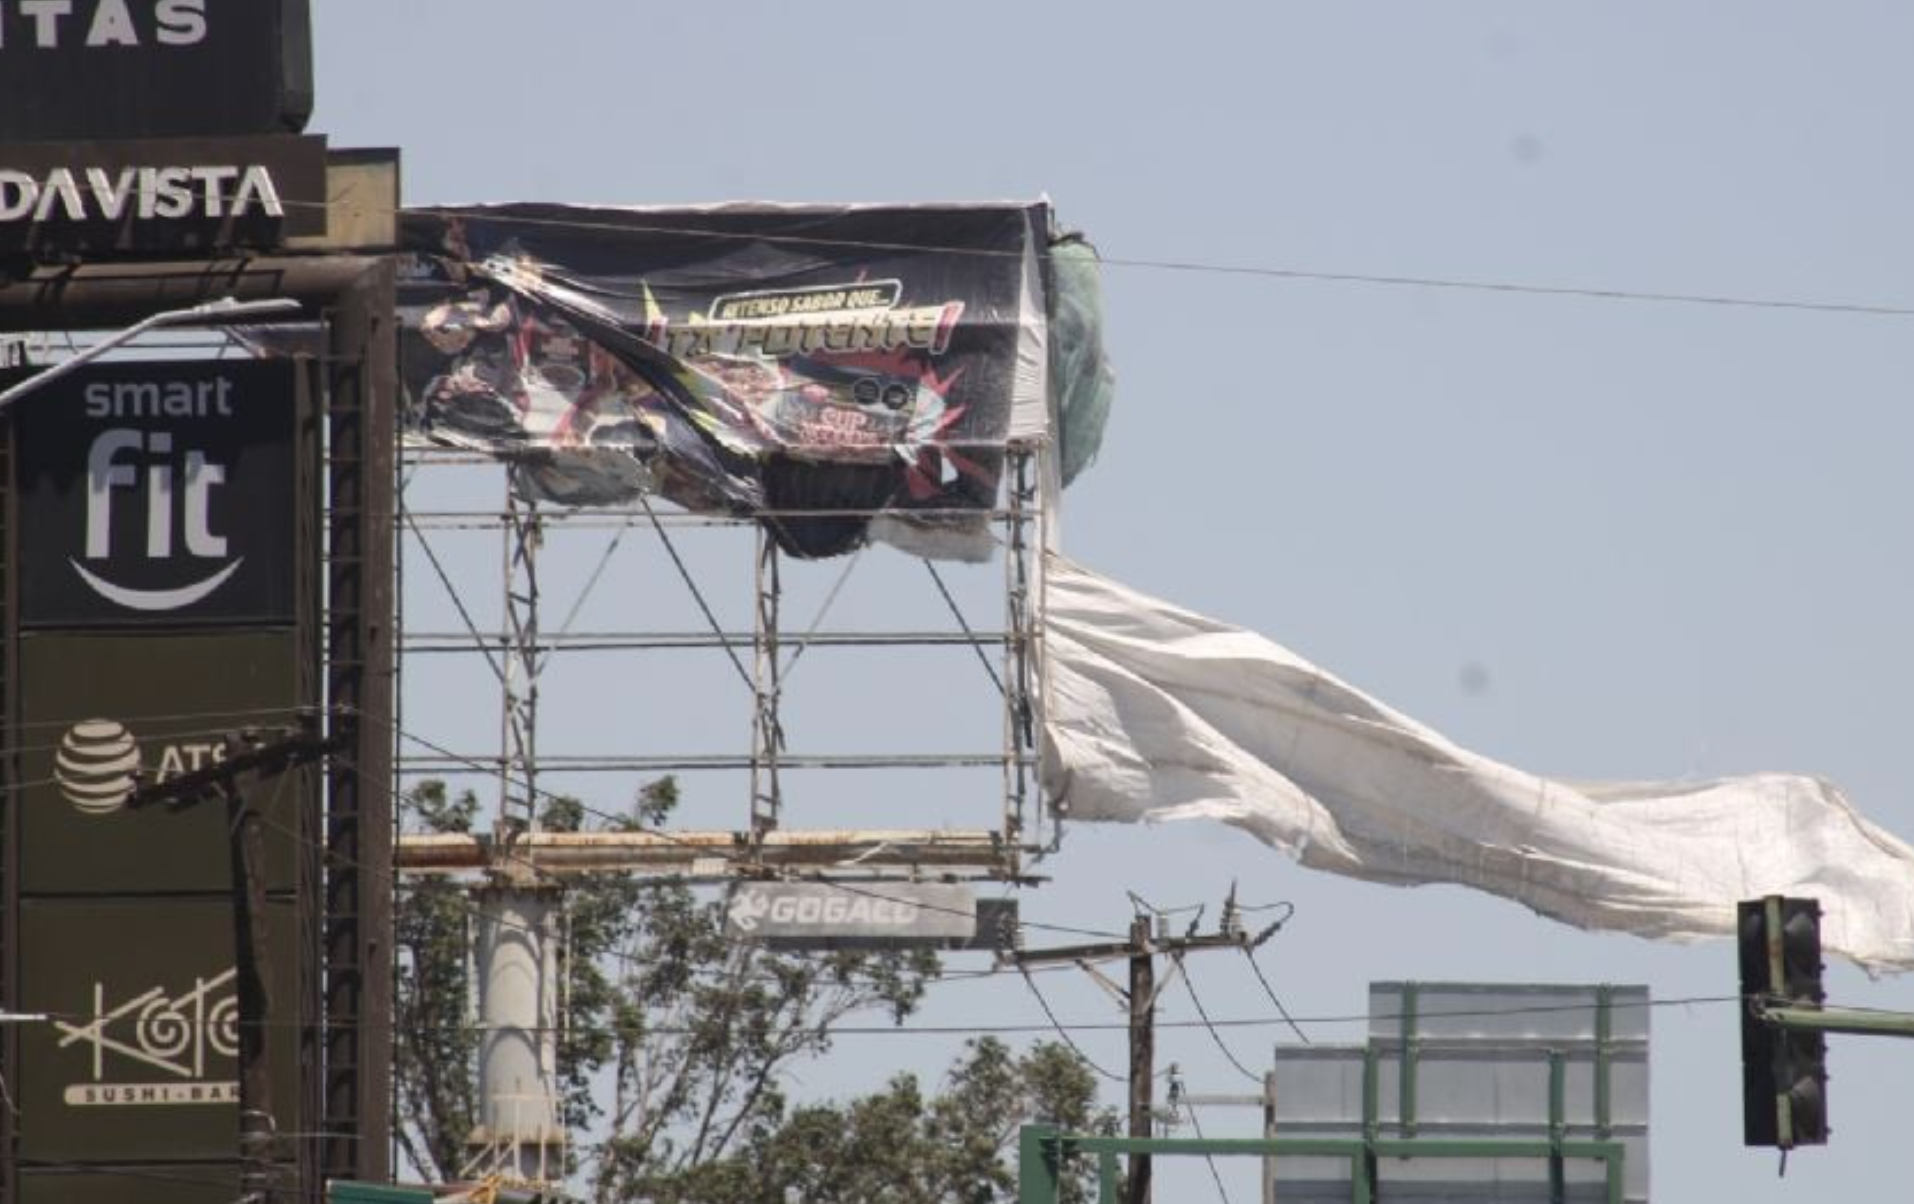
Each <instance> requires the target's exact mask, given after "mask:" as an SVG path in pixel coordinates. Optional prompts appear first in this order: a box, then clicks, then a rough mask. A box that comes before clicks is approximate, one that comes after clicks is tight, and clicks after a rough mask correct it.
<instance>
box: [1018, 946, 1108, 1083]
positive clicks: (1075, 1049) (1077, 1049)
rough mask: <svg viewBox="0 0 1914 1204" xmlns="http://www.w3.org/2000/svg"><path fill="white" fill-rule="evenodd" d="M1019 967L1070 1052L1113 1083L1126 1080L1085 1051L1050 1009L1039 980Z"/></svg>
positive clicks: (1026, 984) (1025, 983)
mask: <svg viewBox="0 0 1914 1204" xmlns="http://www.w3.org/2000/svg"><path fill="white" fill-rule="evenodd" d="M1018 969H1020V970H1023V972H1024V973H1023V982H1024V985H1025V986H1027V987H1029V988H1030V993H1031V994H1032V995H1034V996H1036V999H1037V1006H1038V1007H1040V1008H1042V1009H1043V1014H1044V1015H1045V1016H1046V1017H1048V1018H1049V1020H1050V1027H1051V1028H1052V1029H1054V1030H1055V1031H1056V1034H1057V1036H1059V1037H1061V1038H1063V1043H1064V1044H1065V1045H1067V1046H1069V1047H1070V1052H1071V1053H1074V1054H1076V1055H1077V1058H1078V1059H1079V1060H1080V1061H1082V1063H1083V1064H1084V1065H1085V1066H1088V1067H1089V1068H1090V1069H1092V1070H1094V1071H1096V1072H1097V1073H1098V1074H1100V1075H1102V1076H1103V1077H1104V1078H1106V1079H1109V1080H1110V1081H1111V1082H1113V1083H1121V1082H1124V1081H1125V1080H1124V1079H1123V1078H1121V1077H1120V1076H1118V1075H1114V1074H1111V1073H1110V1072H1109V1071H1107V1070H1105V1069H1104V1068H1103V1067H1102V1065H1101V1064H1099V1063H1098V1062H1097V1061H1096V1060H1095V1059H1093V1058H1091V1056H1090V1055H1089V1054H1087V1053H1084V1052H1083V1047H1082V1046H1080V1045H1078V1044H1077V1043H1076V1041H1075V1040H1074V1039H1073V1038H1072V1037H1071V1036H1070V1033H1069V1030H1067V1029H1065V1028H1064V1027H1063V1025H1062V1024H1060V1023H1058V1021H1057V1014H1056V1013H1055V1012H1053V1011H1051V1010H1050V1001H1049V1000H1048V999H1045V998H1044V997H1043V992H1042V991H1039V990H1038V989H1037V981H1036V980H1035V979H1034V978H1032V977H1030V971H1029V970H1028V969H1027V968H1025V967H1022V966H1019V967H1018ZM1125 1027H1128V1026H1125Z"/></svg>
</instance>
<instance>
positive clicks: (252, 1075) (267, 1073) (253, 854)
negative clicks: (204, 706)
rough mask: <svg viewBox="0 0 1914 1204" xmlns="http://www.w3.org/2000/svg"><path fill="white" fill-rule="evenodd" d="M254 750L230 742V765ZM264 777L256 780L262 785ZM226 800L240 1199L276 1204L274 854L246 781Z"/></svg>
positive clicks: (235, 784)
mask: <svg viewBox="0 0 1914 1204" xmlns="http://www.w3.org/2000/svg"><path fill="white" fill-rule="evenodd" d="M245 751H246V744H245V741H243V740H242V739H241V738H240V737H238V736H236V735H228V736H227V737H226V759H227V762H228V763H231V762H233V761H235V760H237V759H238V758H239V757H240V756H241V755H242V754H243V753H244V752H245ZM257 773H258V771H257V770H253V771H252V772H251V773H249V774H248V777H249V778H254V779H255V780H256V775H257ZM219 793H221V794H223V795H225V796H226V820H227V834H228V839H229V840H230V841H231V843H232V855H233V858H232V865H233V951H234V962H233V970H234V975H233V977H234V979H235V980H236V984H237V995H238V1003H239V1163H240V1169H239V1194H240V1198H241V1199H243V1200H246V1201H248V1202H249V1204H256V1202H263V1201H268V1200H271V1199H272V1195H273V1156H272V1155H273V1140H274V1137H275V1136H276V1134H275V1132H274V1130H275V1129H276V1128H277V1125H276V1123H275V1122H274V1120H273V1115H272V1071H271V1064H270V1063H269V1062H267V1060H266V1017H267V1016H269V1015H271V1014H272V996H271V994H270V992H269V990H268V988H267V985H266V984H267V983H268V982H270V981H271V980H272V963H271V960H270V954H269V953H268V950H269V948H270V943H269V942H268V941H267V940H266V875H265V871H264V869H263V868H262V863H263V861H264V859H265V855H266V847H265V840H264V837H263V836H262V834H261V831H260V816H259V808H257V807H255V806H250V805H248V803H247V801H246V799H247V795H248V793H249V792H248V791H247V790H244V789H241V787H240V784H239V774H238V773H237V772H231V773H227V774H225V775H224V776H223V778H222V779H221V781H220V783H219Z"/></svg>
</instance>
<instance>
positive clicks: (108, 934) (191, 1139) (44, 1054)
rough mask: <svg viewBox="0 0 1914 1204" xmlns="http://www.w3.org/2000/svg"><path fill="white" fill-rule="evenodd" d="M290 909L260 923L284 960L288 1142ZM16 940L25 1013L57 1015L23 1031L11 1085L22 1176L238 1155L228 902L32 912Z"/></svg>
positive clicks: (53, 906)
mask: <svg viewBox="0 0 1914 1204" xmlns="http://www.w3.org/2000/svg"><path fill="white" fill-rule="evenodd" d="M296 911H297V909H296V908H295V907H294V906H293V904H292V903H290V902H285V903H280V904H275V905H272V906H270V907H269V908H268V916H267V920H266V923H267V930H268V933H269V936H270V939H271V943H272V947H273V948H274V949H275V950H284V951H285V952H286V956H284V957H275V958H274V960H273V962H272V966H271V969H272V981H271V982H270V984H269V986H268V990H269V991H270V993H271V996H272V1001H273V1010H272V1012H271V1014H270V1015H269V1017H268V1021H269V1024H270V1027H269V1029H268V1030H267V1060H268V1063H269V1064H270V1067H271V1077H272V1087H273V1118H274V1121H275V1122H276V1124H277V1128H278V1130H279V1131H280V1132H282V1133H296V1132H300V1131H301V1125H300V1116H299V1113H298V1107H297V1104H296V1103H295V1101H296V1100H297V1099H298V1098H299V1094H300V1092H299V1076H298V1057H297V1053H298V1046H299V1025H298V1023H296V1018H297V1017H298V1016H299V1014H300V1012H301V1010H302V1009H301V1008H300V1007H299V1006H298V1005H299V1003H300V999H299V995H298V981H299V964H298V958H297V957H296V956H295V955H294V951H296V950H298V949H299V948H301V945H302V943H301V941H300V940H299V939H298V926H297V920H296ZM20 945H21V950H20V962H19V964H20V984H19V997H20V998H19V1005H20V1006H21V1007H22V1008H23V1009H25V1010H28V1011H33V1012H45V1013H47V1014H48V1015H50V1016H51V1017H52V1019H51V1020H49V1021H48V1022H47V1023H44V1024H29V1025H24V1026H22V1027H21V1030H20V1033H19V1049H20V1060H19V1063H18V1075H17V1077H15V1079H14V1081H13V1082H11V1084H10V1086H11V1088H12V1092H13V1097H14V1101H15V1103H16V1105H17V1106H18V1108H19V1113H18V1119H17V1120H16V1122H15V1124H16V1131H17V1133H18V1134H19V1157H20V1160H21V1165H22V1168H23V1169H25V1168H27V1167H30V1166H31V1165H33V1164H35V1163H41V1164H46V1163H71V1162H88V1163H99V1162H119V1161H150V1162H171V1161H177V1160H199V1159H219V1158H226V1157H232V1156H233V1154H234V1152H235V1146H236V1135H237V1132H238V1126H239V1109H238V1097H239V1086H238V1079H239V1069H238V1056H237V1055H238V1021H239V1001H238V996H237V994H236V991H235V975H234V964H235V963H234V956H233V914H232V907H231V905H230V904H228V903H222V902H215V901H199V900H182V899H140V900H128V899H118V900H73V901H66V900H63V901H59V902H28V903H24V904H22V905H21V908H20ZM124 1198H127V1199H136V1198H139V1197H138V1196H137V1195H129V1196H127V1197H124Z"/></svg>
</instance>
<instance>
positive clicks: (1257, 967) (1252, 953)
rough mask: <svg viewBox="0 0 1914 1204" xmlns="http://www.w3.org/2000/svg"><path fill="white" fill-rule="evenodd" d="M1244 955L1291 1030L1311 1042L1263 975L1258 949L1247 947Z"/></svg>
mask: <svg viewBox="0 0 1914 1204" xmlns="http://www.w3.org/2000/svg"><path fill="white" fill-rule="evenodd" d="M1290 910H1292V911H1294V910H1295V909H1294V908H1293V907H1292V908H1291V909H1290ZM1243 956H1244V957H1247V958H1248V959H1249V968H1250V969H1252V970H1254V971H1256V981H1257V982H1260V983H1262V984H1263V994H1265V995H1267V996H1269V1001H1270V1002H1271V1003H1273V1004H1275V1005H1276V1012H1277V1014H1278V1015H1280V1016H1282V1018H1283V1019H1284V1021H1286V1022H1287V1023H1288V1024H1289V1027H1290V1031H1292V1032H1294V1033H1295V1034H1296V1036H1297V1038H1298V1039H1299V1040H1301V1041H1302V1043H1303V1044H1304V1045H1309V1044H1311V1041H1310V1040H1309V1034H1308V1033H1306V1032H1304V1031H1303V1030H1302V1026H1301V1025H1299V1024H1297V1023H1296V1021H1295V1019H1294V1018H1292V1017H1291V1016H1290V1014H1289V1009H1288V1008H1286V1007H1284V1006H1283V1001H1282V1000H1280V999H1278V998H1276V988H1274V987H1272V986H1270V985H1269V979H1267V978H1265V977H1264V976H1263V967H1262V966H1261V964H1259V963H1258V962H1257V960H1256V950H1254V949H1248V948H1246V949H1244V950H1243Z"/></svg>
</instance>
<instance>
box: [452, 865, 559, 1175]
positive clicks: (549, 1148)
mask: <svg viewBox="0 0 1914 1204" xmlns="http://www.w3.org/2000/svg"><path fill="white" fill-rule="evenodd" d="M473 899H474V901H475V902H476V904H477V910H478V928H477V932H476V933H475V934H474V935H475V939H474V941H473V953H474V957H475V958H476V966H477V970H478V1023H479V1029H480V1037H479V1123H478V1128H477V1129H475V1130H474V1131H473V1133H472V1137H471V1144H472V1145H473V1147H474V1149H475V1153H477V1154H478V1155H479V1157H478V1158H475V1159H474V1162H475V1163H476V1164H478V1165H479V1166H481V1167H483V1168H484V1169H486V1170H489V1171H491V1172H494V1173H497V1174H499V1175H501V1176H503V1177H504V1178H505V1179H507V1180H512V1181H518V1182H525V1183H557V1182H559V1181H561V1180H563V1179H564V1177H565V1144H566V1140H565V1130H564V1127H563V1125H562V1123H561V1121H560V1116H559V1085H558V1028H559V1024H560V1014H559V1006H560V1003H561V999H562V995H561V992H560V990H559V980H560V974H561V973H562V967H563V960H562V956H561V955H562V950H561V949H560V945H561V943H562V941H563V936H564V934H563V933H562V932H561V930H560V919H561V914H562V913H561V909H560V902H561V899H562V895H561V892H560V891H558V890H557V889H554V888H551V887H531V886H519V885H495V886H485V887H480V888H479V889H477V890H476V891H474V892H473Z"/></svg>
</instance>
